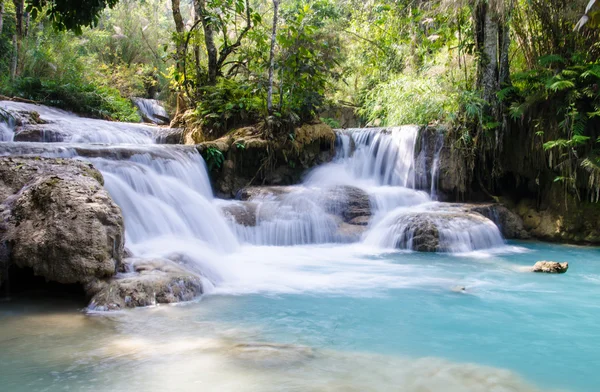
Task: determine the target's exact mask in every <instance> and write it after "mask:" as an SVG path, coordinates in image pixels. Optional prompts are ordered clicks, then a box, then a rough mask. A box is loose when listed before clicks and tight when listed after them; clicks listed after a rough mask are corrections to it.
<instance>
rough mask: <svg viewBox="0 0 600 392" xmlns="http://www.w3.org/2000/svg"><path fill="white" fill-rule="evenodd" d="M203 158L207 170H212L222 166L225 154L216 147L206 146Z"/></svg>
mask: <svg viewBox="0 0 600 392" xmlns="http://www.w3.org/2000/svg"><path fill="white" fill-rule="evenodd" d="M204 160H205V161H206V164H207V165H208V170H210V171H212V170H215V169H220V168H221V166H223V162H225V156H223V153H222V152H221V151H220V150H219V149H218V148H216V147H208V148H207V149H206V150H205V151H204Z"/></svg>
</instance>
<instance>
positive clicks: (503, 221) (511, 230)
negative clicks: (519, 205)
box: [465, 203, 530, 239]
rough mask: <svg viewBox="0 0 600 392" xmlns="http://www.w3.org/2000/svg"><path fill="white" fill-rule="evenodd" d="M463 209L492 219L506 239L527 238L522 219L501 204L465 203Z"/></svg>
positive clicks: (527, 234)
mask: <svg viewBox="0 0 600 392" xmlns="http://www.w3.org/2000/svg"><path fill="white" fill-rule="evenodd" d="M465 207H466V208H465V210H466V211H470V212H477V213H479V214H481V215H483V216H485V217H486V218H488V219H490V220H491V221H493V222H494V223H495V224H496V226H498V228H499V229H500V232H501V233H502V235H503V236H504V238H507V239H527V238H529V237H530V236H529V233H527V231H526V230H525V227H524V225H523V219H521V217H520V216H519V215H518V214H517V213H515V212H513V211H511V210H509V209H508V208H507V207H505V206H504V205H502V204H497V203H487V204H465Z"/></svg>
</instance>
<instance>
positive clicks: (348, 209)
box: [324, 185, 371, 225]
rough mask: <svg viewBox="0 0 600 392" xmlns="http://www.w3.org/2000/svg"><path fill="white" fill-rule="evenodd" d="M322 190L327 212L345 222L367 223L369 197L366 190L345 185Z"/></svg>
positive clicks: (369, 214) (369, 211)
mask: <svg viewBox="0 0 600 392" xmlns="http://www.w3.org/2000/svg"><path fill="white" fill-rule="evenodd" d="M324 192H325V194H324V199H325V208H326V210H327V211H328V212H329V213H331V214H334V215H338V216H340V217H342V218H343V219H344V222H346V223H350V224H358V225H365V224H368V219H369V218H370V217H371V199H370V198H369V194H368V193H367V192H365V191H364V190H362V189H360V188H357V187H353V186H347V185H344V186H336V187H334V188H331V189H327V190H325V191H324ZM365 220H366V221H367V223H365Z"/></svg>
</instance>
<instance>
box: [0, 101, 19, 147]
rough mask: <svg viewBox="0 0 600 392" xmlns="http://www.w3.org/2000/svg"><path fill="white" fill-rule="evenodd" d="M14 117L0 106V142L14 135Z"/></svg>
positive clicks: (11, 138) (8, 139)
mask: <svg viewBox="0 0 600 392" xmlns="http://www.w3.org/2000/svg"><path fill="white" fill-rule="evenodd" d="M16 125H17V124H16V120H15V118H14V117H13V116H12V115H11V114H10V113H8V112H5V111H4V110H3V109H2V108H0V142H10V141H12V140H13V138H14V137H15V127H16Z"/></svg>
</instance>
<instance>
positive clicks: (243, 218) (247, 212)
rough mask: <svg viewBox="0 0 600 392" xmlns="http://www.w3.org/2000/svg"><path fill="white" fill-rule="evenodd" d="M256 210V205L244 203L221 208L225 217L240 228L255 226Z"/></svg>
mask: <svg viewBox="0 0 600 392" xmlns="http://www.w3.org/2000/svg"><path fill="white" fill-rule="evenodd" d="M256 209H257V204H256V203H253V202H244V201H240V202H235V204H234V203H231V204H226V205H223V206H221V210H222V211H223V213H224V214H225V216H226V217H229V218H231V219H233V221H234V222H235V223H237V224H239V225H242V226H256Z"/></svg>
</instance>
